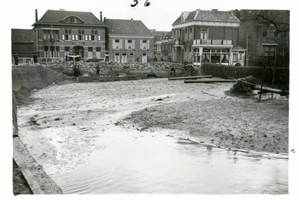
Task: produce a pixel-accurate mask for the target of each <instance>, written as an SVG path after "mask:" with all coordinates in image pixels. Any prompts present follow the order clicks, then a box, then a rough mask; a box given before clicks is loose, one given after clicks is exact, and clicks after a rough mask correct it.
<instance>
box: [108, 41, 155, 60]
mask: <svg viewBox="0 0 299 200" xmlns="http://www.w3.org/2000/svg"><path fill="white" fill-rule="evenodd" d="M114 40H119V43H120V45H119V49H115V48H114V46H113V41H114ZM126 40H132V43H133V44H134V46H135V48H134V47H133V49H130V50H129V49H126V48H125V47H126V46H125V45H126ZM143 40H147V41H148V44H149V46H148V47H149V48H148V49H146V50H144V49H141V46H140V45H141V42H142V41H143ZM117 53H118V54H119V55H120V61H121V60H122V58H121V56H122V55H123V54H124V53H125V54H126V55H127V62H142V55H143V54H144V53H146V54H147V62H152V61H153V59H154V38H131V37H128V38H124V37H121V38H117V37H113V38H112V37H110V38H109V60H110V61H113V62H114V61H115V54H117ZM131 53H133V56H131Z"/></svg>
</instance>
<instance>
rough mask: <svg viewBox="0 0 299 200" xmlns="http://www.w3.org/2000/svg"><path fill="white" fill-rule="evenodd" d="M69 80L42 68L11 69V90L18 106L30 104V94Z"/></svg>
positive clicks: (62, 75)
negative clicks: (35, 90)
mask: <svg viewBox="0 0 299 200" xmlns="http://www.w3.org/2000/svg"><path fill="white" fill-rule="evenodd" d="M65 80H69V78H68V77H67V76H65V75H64V74H62V73H57V72H55V71H53V70H51V69H48V68H45V67H42V66H22V67H13V68H12V90H13V94H14V95H15V98H16V100H17V103H18V104H28V103H30V102H31V101H30V99H29V96H30V92H31V91H32V90H34V89H42V88H44V87H47V86H49V85H52V84H57V83H61V82H63V81H65Z"/></svg>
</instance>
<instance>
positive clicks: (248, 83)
mask: <svg viewBox="0 0 299 200" xmlns="http://www.w3.org/2000/svg"><path fill="white" fill-rule="evenodd" d="M237 80H238V81H240V82H242V83H245V84H247V85H251V86H257V84H253V83H250V82H247V81H243V80H241V79H237Z"/></svg>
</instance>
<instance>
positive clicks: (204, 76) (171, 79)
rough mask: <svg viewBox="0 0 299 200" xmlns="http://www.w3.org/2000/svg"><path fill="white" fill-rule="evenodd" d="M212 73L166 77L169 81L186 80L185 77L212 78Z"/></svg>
mask: <svg viewBox="0 0 299 200" xmlns="http://www.w3.org/2000/svg"><path fill="white" fill-rule="evenodd" d="M212 77H213V76H212V75H203V76H185V77H174V78H168V80H169V81H173V80H186V79H200V78H212Z"/></svg>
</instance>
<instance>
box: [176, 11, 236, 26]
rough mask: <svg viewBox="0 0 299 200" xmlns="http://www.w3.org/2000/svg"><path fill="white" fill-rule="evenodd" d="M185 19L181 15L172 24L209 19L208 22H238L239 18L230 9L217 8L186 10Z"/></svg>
mask: <svg viewBox="0 0 299 200" xmlns="http://www.w3.org/2000/svg"><path fill="white" fill-rule="evenodd" d="M186 13H188V15H187V16H186V19H184V20H183V19H182V18H181V15H180V16H179V17H178V18H177V19H176V20H175V22H174V23H173V25H175V24H179V23H182V22H187V21H210V22H240V21H239V19H238V18H237V17H236V16H235V15H234V14H233V13H232V12H230V11H218V10H199V9H197V10H194V11H191V12H186Z"/></svg>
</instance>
